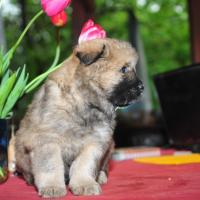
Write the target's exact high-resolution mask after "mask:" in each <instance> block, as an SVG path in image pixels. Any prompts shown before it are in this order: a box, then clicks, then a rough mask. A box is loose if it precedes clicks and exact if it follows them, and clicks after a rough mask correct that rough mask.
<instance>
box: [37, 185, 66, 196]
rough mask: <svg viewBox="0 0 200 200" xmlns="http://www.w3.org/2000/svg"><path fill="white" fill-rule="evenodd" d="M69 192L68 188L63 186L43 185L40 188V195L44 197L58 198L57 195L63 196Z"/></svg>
mask: <svg viewBox="0 0 200 200" xmlns="http://www.w3.org/2000/svg"><path fill="white" fill-rule="evenodd" d="M66 194H67V191H66V188H62V187H55V186H49V187H43V188H41V189H40V190H39V195H40V196H42V197H44V198H56V197H63V196H65V195H66Z"/></svg>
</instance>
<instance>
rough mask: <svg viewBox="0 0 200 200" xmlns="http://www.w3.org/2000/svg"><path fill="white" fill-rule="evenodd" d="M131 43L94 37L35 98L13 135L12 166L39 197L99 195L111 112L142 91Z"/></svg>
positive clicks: (108, 145) (109, 143) (104, 178)
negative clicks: (67, 187) (33, 187)
mask: <svg viewBox="0 0 200 200" xmlns="http://www.w3.org/2000/svg"><path fill="white" fill-rule="evenodd" d="M137 58H138V56H137V54H136V52H135V50H134V49H133V48H132V47H131V45H130V44H128V43H127V42H123V41H118V40H114V39H109V38H106V39H95V40H90V41H87V42H83V43H81V44H79V45H78V46H76V47H75V48H74V51H73V54H72V55H71V56H70V57H69V58H68V59H67V60H66V61H65V62H64V63H63V65H62V66H61V67H60V68H59V69H57V70H56V71H55V72H53V73H52V74H50V75H49V77H48V79H47V80H46V82H45V83H44V85H43V86H42V87H41V88H40V89H39V91H38V92H37V93H36V94H35V96H34V99H33V102H32V104H31V105H30V106H29V108H28V111H27V113H26V115H25V117H24V119H23V120H22V121H21V124H20V128H19V130H18V132H17V134H16V141H15V149H16V166H17V169H18V171H19V172H21V173H22V174H23V176H24V178H25V180H26V181H27V182H28V183H34V184H35V186H36V188H37V190H38V193H39V195H40V196H42V197H61V196H64V195H65V194H66V185H65V179H68V180H69V188H70V190H71V191H72V192H73V194H74V195H98V194H100V193H101V187H100V184H103V183H106V181H107V171H106V170H107V164H108V160H109V156H110V154H111V149H112V147H113V139H112V135H113V130H114V127H115V108H116V107H117V106H127V105H129V104H130V103H132V102H134V100H136V99H137V98H138V97H139V96H140V95H141V93H142V91H143V85H142V82H141V81H140V80H139V79H138V78H137V76H136V74H135V65H136V62H137Z"/></svg>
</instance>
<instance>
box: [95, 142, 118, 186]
mask: <svg viewBox="0 0 200 200" xmlns="http://www.w3.org/2000/svg"><path fill="white" fill-rule="evenodd" d="M114 146H115V144H114V141H112V142H111V145H110V147H109V148H108V150H107V152H106V154H105V156H104V158H103V160H102V163H101V167H100V171H99V175H98V177H97V182H98V183H99V184H105V183H107V181H108V171H109V160H110V158H111V156H112V153H113V150H114Z"/></svg>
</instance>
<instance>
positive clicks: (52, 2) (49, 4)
mask: <svg viewBox="0 0 200 200" xmlns="http://www.w3.org/2000/svg"><path fill="white" fill-rule="evenodd" d="M70 3H71V0H41V5H42V9H43V10H44V11H45V13H46V14H47V15H48V16H54V15H56V14H58V13H60V12H61V11H62V10H64V9H65V8H66V7H68V6H69V4H70Z"/></svg>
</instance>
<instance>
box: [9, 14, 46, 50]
mask: <svg viewBox="0 0 200 200" xmlns="http://www.w3.org/2000/svg"><path fill="white" fill-rule="evenodd" d="M43 13H44V12H43V10H41V11H39V12H38V13H37V14H36V15H35V16H34V17H33V18H32V19H31V21H30V22H29V23H28V25H27V26H26V28H25V29H24V31H23V32H22V34H21V35H20V37H19V39H18V40H17V42H16V43H15V44H14V46H13V47H12V49H13V52H14V51H15V50H16V48H17V47H18V45H19V44H20V42H21V41H22V39H23V37H24V35H25V34H26V32H27V31H28V30H29V28H30V27H31V25H32V24H33V22H34V21H35V20H36V19H37V18H38V17H39V16H40V15H42V14H43Z"/></svg>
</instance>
